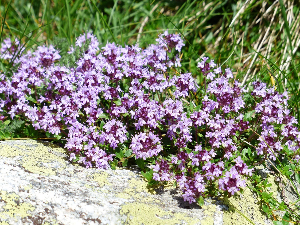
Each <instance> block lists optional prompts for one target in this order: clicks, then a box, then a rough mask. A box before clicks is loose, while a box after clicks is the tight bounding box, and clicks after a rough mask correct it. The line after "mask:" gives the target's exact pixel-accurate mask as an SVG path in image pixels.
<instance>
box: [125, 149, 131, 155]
mask: <svg viewBox="0 0 300 225" xmlns="http://www.w3.org/2000/svg"><path fill="white" fill-rule="evenodd" d="M131 154H132V150H131V149H128V150H127V151H126V152H125V154H124V156H125V157H129V156H131Z"/></svg>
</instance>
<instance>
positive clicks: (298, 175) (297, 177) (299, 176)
mask: <svg viewBox="0 0 300 225" xmlns="http://www.w3.org/2000/svg"><path fill="white" fill-rule="evenodd" d="M295 179H296V181H297V182H298V183H299V184H300V173H299V172H298V173H295Z"/></svg>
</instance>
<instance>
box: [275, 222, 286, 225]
mask: <svg viewBox="0 0 300 225" xmlns="http://www.w3.org/2000/svg"><path fill="white" fill-rule="evenodd" d="M273 223H274V225H289V222H286V221H273Z"/></svg>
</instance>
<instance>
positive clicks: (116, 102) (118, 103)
mask: <svg viewBox="0 0 300 225" xmlns="http://www.w3.org/2000/svg"><path fill="white" fill-rule="evenodd" d="M114 103H115V104H116V105H117V106H120V105H122V102H121V100H120V99H118V100H116V101H114Z"/></svg>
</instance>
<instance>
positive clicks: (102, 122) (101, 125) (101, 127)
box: [100, 120, 105, 130]
mask: <svg viewBox="0 0 300 225" xmlns="http://www.w3.org/2000/svg"><path fill="white" fill-rule="evenodd" d="M104 125H105V122H104V121H103V120H102V121H101V123H100V129H101V130H102V129H103V126H104Z"/></svg>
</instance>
